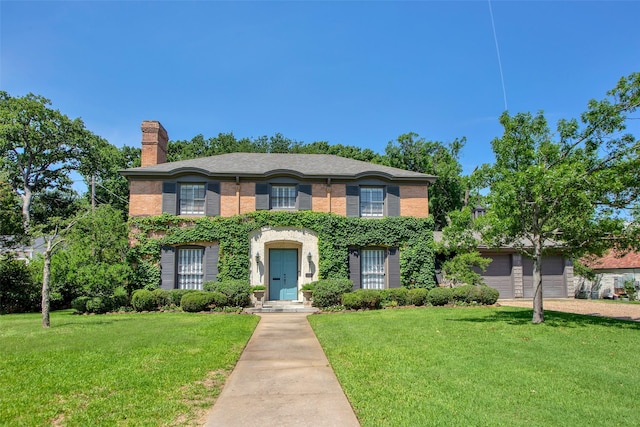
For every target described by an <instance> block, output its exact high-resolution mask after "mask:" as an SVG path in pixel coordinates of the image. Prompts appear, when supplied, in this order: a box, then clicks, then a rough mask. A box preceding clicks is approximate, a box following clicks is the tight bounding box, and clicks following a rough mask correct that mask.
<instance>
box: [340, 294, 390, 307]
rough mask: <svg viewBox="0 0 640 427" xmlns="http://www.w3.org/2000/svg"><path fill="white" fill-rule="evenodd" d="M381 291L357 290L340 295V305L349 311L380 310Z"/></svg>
mask: <svg viewBox="0 0 640 427" xmlns="http://www.w3.org/2000/svg"><path fill="white" fill-rule="evenodd" d="M380 294H381V291H377V290H375V289H358V290H357V291H354V292H347V293H346V294H343V295H342V305H344V306H345V308H347V309H349V310H376V309H379V308H380Z"/></svg>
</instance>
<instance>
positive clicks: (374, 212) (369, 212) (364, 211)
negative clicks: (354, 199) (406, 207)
mask: <svg viewBox="0 0 640 427" xmlns="http://www.w3.org/2000/svg"><path fill="white" fill-rule="evenodd" d="M360 216H363V217H370V218H377V217H382V216H384V189H382V188H381V187H363V188H361V189H360Z"/></svg>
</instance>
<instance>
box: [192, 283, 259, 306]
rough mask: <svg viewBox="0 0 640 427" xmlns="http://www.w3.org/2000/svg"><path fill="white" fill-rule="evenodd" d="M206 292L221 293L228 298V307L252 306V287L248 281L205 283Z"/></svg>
mask: <svg viewBox="0 0 640 427" xmlns="http://www.w3.org/2000/svg"><path fill="white" fill-rule="evenodd" d="M202 287H203V289H204V290H205V291H209V292H220V293H223V294H225V295H226V296H227V300H228V301H227V305H229V306H231V307H248V306H249V304H251V293H252V292H253V291H252V290H251V285H250V284H249V281H248V280H225V281H223V282H205V283H204V285H203V286H202Z"/></svg>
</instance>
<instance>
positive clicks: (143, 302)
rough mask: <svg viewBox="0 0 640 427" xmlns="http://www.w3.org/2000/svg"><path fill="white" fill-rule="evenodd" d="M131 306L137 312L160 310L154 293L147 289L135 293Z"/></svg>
mask: <svg viewBox="0 0 640 427" xmlns="http://www.w3.org/2000/svg"><path fill="white" fill-rule="evenodd" d="M131 306H132V307H133V309H134V310H136V311H153V310H157V309H158V306H157V305H156V302H155V298H154V295H153V292H152V291H148V290H146V289H138V290H137V291H135V292H134V293H133V295H132V296H131Z"/></svg>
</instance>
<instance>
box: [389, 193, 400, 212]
mask: <svg viewBox="0 0 640 427" xmlns="http://www.w3.org/2000/svg"><path fill="white" fill-rule="evenodd" d="M386 198H387V199H386V205H387V216H400V187H387V194H386Z"/></svg>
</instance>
